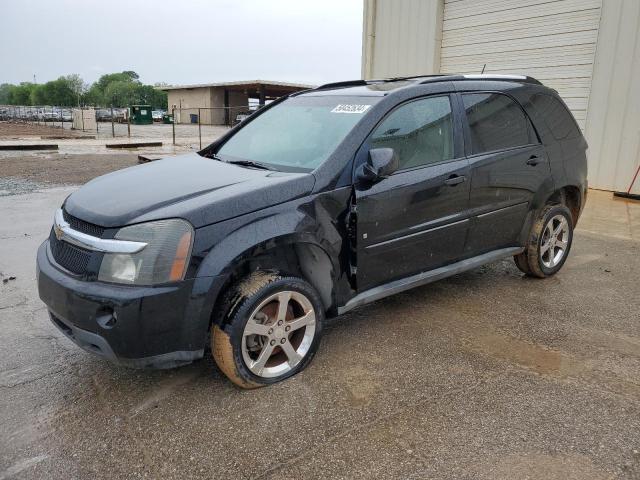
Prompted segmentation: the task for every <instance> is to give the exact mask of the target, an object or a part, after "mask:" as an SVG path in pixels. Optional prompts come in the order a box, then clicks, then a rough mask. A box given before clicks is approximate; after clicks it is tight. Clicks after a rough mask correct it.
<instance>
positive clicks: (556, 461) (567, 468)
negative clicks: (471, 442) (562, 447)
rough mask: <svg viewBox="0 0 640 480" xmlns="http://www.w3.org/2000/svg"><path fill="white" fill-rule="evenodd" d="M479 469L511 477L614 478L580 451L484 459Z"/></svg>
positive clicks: (501, 479) (484, 474)
mask: <svg viewBox="0 0 640 480" xmlns="http://www.w3.org/2000/svg"><path fill="white" fill-rule="evenodd" d="M479 470H480V471H479V472H478V473H479V474H480V478H483V479H484V478H487V479H489V478H490V479H493V480H511V479H515V478H522V479H524V478H527V479H531V480H607V479H611V478H613V475H611V474H610V473H608V472H605V471H603V470H601V469H599V468H598V467H596V466H595V465H594V464H593V462H592V461H591V460H590V459H589V458H588V457H585V456H583V455H559V456H554V455H542V454H522V455H509V456H506V457H503V458H500V459H495V461H490V462H486V464H485V465H483V466H482V467H481V468H480V469H479Z"/></svg>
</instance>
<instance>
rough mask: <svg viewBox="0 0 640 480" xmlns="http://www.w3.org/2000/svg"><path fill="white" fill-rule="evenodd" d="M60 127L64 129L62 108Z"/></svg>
mask: <svg viewBox="0 0 640 480" xmlns="http://www.w3.org/2000/svg"><path fill="white" fill-rule="evenodd" d="M60 128H61V129H62V130H63V131H64V115H63V114H62V108H61V109H60Z"/></svg>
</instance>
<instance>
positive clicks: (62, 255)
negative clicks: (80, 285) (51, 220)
mask: <svg viewBox="0 0 640 480" xmlns="http://www.w3.org/2000/svg"><path fill="white" fill-rule="evenodd" d="M49 246H50V248H51V253H52V254H53V258H54V260H55V261H56V263H57V264H58V265H60V266H61V267H63V268H65V269H67V270H69V271H70V272H72V273H75V274H77V275H82V274H84V273H85V272H86V271H87V267H88V266H89V260H91V252H90V251H88V250H84V249H82V248H78V247H76V246H73V245H70V244H68V243H67V242H61V241H60V240H58V239H57V238H56V235H55V232H54V231H53V229H51V234H50V235H49Z"/></svg>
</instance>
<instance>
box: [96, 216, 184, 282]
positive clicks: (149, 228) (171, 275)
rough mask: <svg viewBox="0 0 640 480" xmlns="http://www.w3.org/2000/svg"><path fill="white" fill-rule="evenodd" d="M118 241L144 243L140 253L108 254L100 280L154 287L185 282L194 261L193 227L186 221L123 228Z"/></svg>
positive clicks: (101, 270)
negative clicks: (190, 259)
mask: <svg viewBox="0 0 640 480" xmlns="http://www.w3.org/2000/svg"><path fill="white" fill-rule="evenodd" d="M115 238H116V239H118V240H131V241H138V242H145V243H147V246H146V247H144V249H142V250H141V251H139V252H137V253H131V254H128V253H105V254H104V257H103V258H102V264H101V265H100V273H99V274H98V280H101V281H104V282H115V283H129V284H133V285H155V284H158V283H167V282H177V281H179V280H182V279H184V276H185V273H186V271H187V266H188V264H189V258H190V257H191V246H192V244H193V227H192V226H191V224H190V223H189V222H186V221H185V220H179V219H172V220H160V221H157V222H148V223H141V224H138V225H132V226H130V227H124V228H122V229H120V230H119V231H118V233H117V234H116V236H115Z"/></svg>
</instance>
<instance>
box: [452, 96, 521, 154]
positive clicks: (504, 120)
mask: <svg viewBox="0 0 640 480" xmlns="http://www.w3.org/2000/svg"><path fill="white" fill-rule="evenodd" d="M462 99H463V101H464V108H465V110H466V112H467V120H468V121H469V130H470V132H471V149H472V152H473V153H474V154H475V153H483V152H491V151H493V150H503V149H505V148H512V147H519V146H521V145H527V144H529V143H532V139H531V136H532V132H531V130H530V128H529V120H528V119H527V117H526V116H525V114H524V113H523V112H522V109H521V108H520V105H518V104H517V103H516V102H514V101H513V100H512V99H511V98H509V97H507V96H506V95H501V94H499V93H470V94H465V95H463V96H462Z"/></svg>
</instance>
